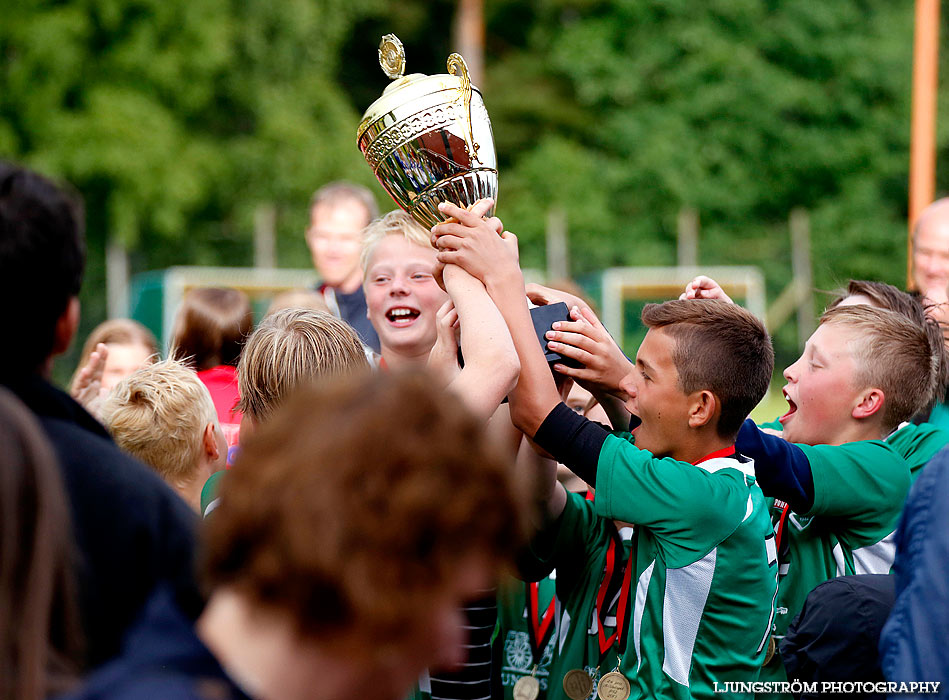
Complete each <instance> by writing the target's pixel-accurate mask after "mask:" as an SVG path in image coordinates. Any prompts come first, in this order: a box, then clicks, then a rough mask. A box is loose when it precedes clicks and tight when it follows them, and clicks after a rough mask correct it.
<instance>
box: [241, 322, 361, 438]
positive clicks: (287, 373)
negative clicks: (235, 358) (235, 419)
mask: <svg viewBox="0 0 949 700" xmlns="http://www.w3.org/2000/svg"><path fill="white" fill-rule="evenodd" d="M363 371H365V372H368V371H369V362H368V360H367V359H366V351H365V349H364V347H363V345H362V343H361V342H359V337H358V336H357V335H356V332H355V331H354V330H353V329H352V328H350V327H349V326H348V325H347V324H346V323H345V322H343V321H340V320H339V319H338V318H336V317H335V316H332V315H330V314H328V313H326V312H324V311H311V310H309V309H283V310H280V311H276V312H274V313H272V314H270V315H269V316H267V317H266V318H264V320H263V321H261V322H260V325H259V326H258V327H257V330H255V331H254V332H253V333H252V334H251V336H250V338H248V340H247V344H246V345H245V346H244V352H243V354H242V355H241V360H240V363H239V364H238V366H237V387H238V390H239V391H240V395H241V400H240V403H239V404H238V410H240V411H243V412H244V413H245V414H248V415H249V416H250V417H251V418H253V419H254V420H256V421H261V420H263V419H265V418H267V417H268V416H269V415H270V414H271V413H272V412H273V410H274V409H275V408H276V407H277V406H278V405H279V404H280V403H281V402H282V401H283V400H284V399H285V398H286V396H287V395H288V394H289V393H290V391H291V389H293V388H295V387H296V386H298V385H300V384H304V383H306V382H309V381H313V380H315V379H319V378H321V377H336V376H344V375H350V374H356V373H358V372H363Z"/></svg>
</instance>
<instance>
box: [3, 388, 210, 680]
mask: <svg viewBox="0 0 949 700" xmlns="http://www.w3.org/2000/svg"><path fill="white" fill-rule="evenodd" d="M6 385H7V386H8V388H9V389H11V390H12V391H13V392H14V393H16V394H17V396H19V397H20V399H21V400H22V401H23V402H24V403H25V404H26V405H27V406H28V407H29V408H30V409H31V410H32V411H33V413H34V414H35V415H36V416H37V418H38V419H39V421H40V423H41V424H42V426H43V428H44V429H45V431H46V435H47V437H48V438H49V440H50V442H51V443H52V445H53V448H54V450H55V452H56V454H57V456H58V458H59V464H60V467H61V470H62V476H63V483H64V486H65V491H66V494H67V498H68V500H69V504H70V511H71V515H72V529H73V533H74V537H75V541H76V545H77V547H76V549H77V557H76V558H77V561H76V569H77V579H78V582H79V595H80V609H81V614H82V622H83V625H82V626H83V632H84V634H85V644H86V659H87V662H88V664H89V665H91V666H95V665H98V664H101V663H102V662H104V661H106V660H108V659H109V658H111V657H113V656H115V655H116V654H118V652H119V650H120V648H121V641H122V637H123V635H124V633H125V632H126V630H127V629H128V627H129V626H130V625H131V624H132V622H133V621H134V620H135V619H136V618H137V617H138V615H139V614H140V612H141V610H142V607H143V606H144V605H145V602H146V601H147V600H148V596H149V594H150V593H151V591H152V589H153V588H154V587H155V584H156V583H158V582H159V581H162V580H165V581H168V582H170V584H171V586H172V587H173V589H174V590H175V591H176V595H178V596H179V599H180V601H181V605H182V607H183V608H184V609H185V610H187V611H188V613H189V614H191V615H197V614H198V612H199V610H200V605H201V603H200V598H199V596H198V593H197V588H196V586H195V583H194V572H193V568H194V561H193V560H194V527H195V524H196V517H195V515H194V514H193V513H192V512H191V510H190V509H189V508H188V506H187V504H186V503H185V502H184V501H183V500H181V498H179V497H178V495H177V494H175V493H174V491H172V490H171V489H170V488H169V487H168V486H167V485H166V484H165V483H164V482H163V481H162V480H161V478H160V477H159V476H158V475H157V474H155V472H153V471H152V470H151V469H149V468H148V467H146V466H144V465H143V464H142V463H140V462H138V461H137V460H135V459H133V458H132V457H130V456H128V455H126V454H125V453H123V452H121V451H120V450H119V449H118V448H117V447H116V446H115V444H114V443H113V442H112V440H111V439H110V438H109V435H108V433H107V432H106V430H105V428H103V427H102V425H100V424H99V423H98V422H97V421H96V420H95V419H94V418H93V417H92V416H90V415H89V414H88V413H87V412H86V411H85V410H84V409H83V408H82V407H81V406H80V405H79V404H78V403H76V402H75V401H73V400H72V399H71V398H70V397H69V396H67V395H66V394H65V393H63V392H62V391H60V390H58V389H56V388H55V387H53V386H52V385H51V384H49V383H48V382H46V381H44V380H43V379H41V378H40V377H38V376H26V377H22V378H20V379H18V380H16V381H10V380H9V379H8V380H6Z"/></svg>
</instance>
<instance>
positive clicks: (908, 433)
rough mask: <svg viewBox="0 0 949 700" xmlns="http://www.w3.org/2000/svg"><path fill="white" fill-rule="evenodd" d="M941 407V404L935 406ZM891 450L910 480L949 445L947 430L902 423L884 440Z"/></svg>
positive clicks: (774, 426) (775, 426)
mask: <svg viewBox="0 0 949 700" xmlns="http://www.w3.org/2000/svg"><path fill="white" fill-rule="evenodd" d="M937 405H939V406H942V405H943V404H937ZM758 427H759V428H771V429H773V430H782V429H783V428H782V425H781V423H780V422H779V421H777V420H774V421H772V422H770V423H763V424H762V425H759V426H758ZM886 442H887V443H889V444H890V445H891V446H892V447H893V449H895V450H896V451H897V452H899V453H900V456H902V457H903V459H905V460H906V463H907V464H909V468H910V473H911V478H912V479H913V481H916V477H917V476H919V473H920V472H921V471H922V469H923V467H925V466H926V464H927V463H928V462H929V460H930V459H932V458H933V455H935V454H936V453H937V452H939V450H941V449H942V448H943V447H945V446H946V445H947V444H949V430H947V429H946V428H944V427H942V426H939V425H934V424H932V423H920V424H919V425H916V424H915V423H903V424H902V425H901V426H900V427H899V428H897V429H896V430H894V431H893V432H892V433H890V435H889V437H887V438H886Z"/></svg>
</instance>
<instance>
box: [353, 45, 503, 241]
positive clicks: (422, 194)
mask: <svg viewBox="0 0 949 700" xmlns="http://www.w3.org/2000/svg"><path fill="white" fill-rule="evenodd" d="M379 63H380V65H381V66H382V70H383V71H385V73H386V75H388V76H389V78H391V79H392V81H393V82H391V83H390V84H389V86H388V87H387V88H386V89H385V92H383V93H382V96H381V97H380V98H379V99H377V100H376V101H375V102H373V103H372V104H371V105H370V106H369V109H367V110H366V113H365V114H364V115H363V118H362V121H361V122H360V124H359V128H358V129H357V131H356V144H357V145H358V146H359V150H360V151H362V153H363V155H364V156H365V158H366V161H367V162H368V163H369V165H370V166H372V170H373V172H374V173H375V174H376V177H377V178H378V180H379V182H380V183H381V184H382V186H383V187H384V188H385V190H386V192H388V193H389V195H390V196H391V197H392V199H394V200H395V202H396V204H398V205H399V206H400V207H402V209H404V210H405V211H407V212H408V213H409V214H411V215H412V216H413V217H414V218H415V220H416V221H418V222H419V223H420V224H422V226H424V227H425V228H431V227H432V226H435V225H436V224H438V223H441V222H442V221H445V220H446V219H447V217H445V216H444V215H442V213H441V212H439V211H438V204H439V202H446V201H447V202H452V203H454V204H457V205H458V206H460V207H464V208H468V207H470V206H471V205H472V204H474V203H475V202H477V201H478V200H479V199H483V198H485V197H491V198H492V199H494V200H495V202H496V201H497V196H498V167H497V157H496V156H495V153H494V135H493V134H492V133H491V120H490V119H489V118H488V111H487V110H486V109H485V107H484V100H483V99H482V98H481V92H480V91H479V90H478V88H476V87H475V86H474V85H472V84H471V81H470V80H469V79H468V67H467V66H466V65H465V60H464V59H463V58H462V57H461V56H460V55H458V54H457V53H453V54H451V56H449V57H448V73H449V74H445V73H439V74H436V75H423V74H421V73H413V74H412V75H404V73H405V50H404V49H403V48H402V42H401V41H399V39H398V37H396V36H395V35H394V34H386V35H385V36H384V37H382V43H381V44H379ZM493 214H494V210H493V208H492V210H491V211H490V212H488V214H487V216H492V215H493Z"/></svg>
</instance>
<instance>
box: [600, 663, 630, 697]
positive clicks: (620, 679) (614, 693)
mask: <svg viewBox="0 0 949 700" xmlns="http://www.w3.org/2000/svg"><path fill="white" fill-rule="evenodd" d="M618 668H619V666H618V665H617V669H618ZM596 694H597V696H598V697H599V698H600V700H626V698H628V697H629V681H628V680H627V679H626V676H624V675H623V674H622V673H620V672H619V671H618V670H616V671H610V672H609V673H607V674H606V675H605V676H603V677H602V678H601V679H600V682H599V684H598V685H597V686H596Z"/></svg>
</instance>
